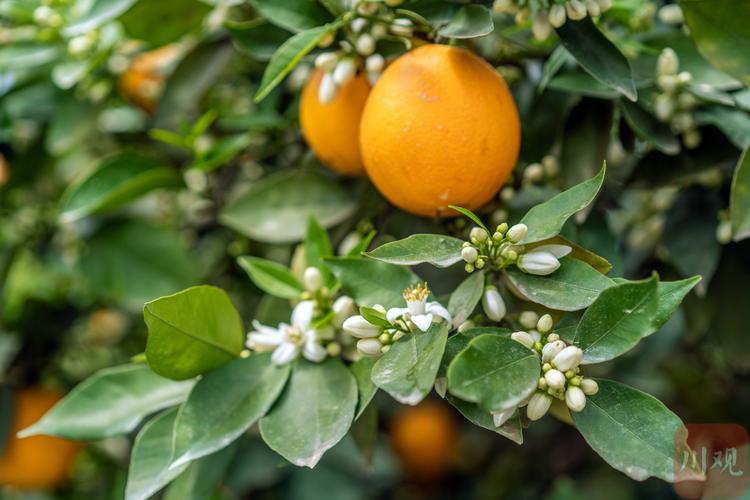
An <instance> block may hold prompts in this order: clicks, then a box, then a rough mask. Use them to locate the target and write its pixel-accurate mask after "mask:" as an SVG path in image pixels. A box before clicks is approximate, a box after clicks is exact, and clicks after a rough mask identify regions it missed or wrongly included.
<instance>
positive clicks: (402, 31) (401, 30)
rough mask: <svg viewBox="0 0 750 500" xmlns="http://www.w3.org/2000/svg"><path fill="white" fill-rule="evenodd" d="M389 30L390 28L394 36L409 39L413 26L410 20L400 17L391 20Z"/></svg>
mask: <svg viewBox="0 0 750 500" xmlns="http://www.w3.org/2000/svg"><path fill="white" fill-rule="evenodd" d="M390 28H391V33H393V34H394V35H396V36H405V37H409V36H411V35H412V31H413V28H414V24H413V23H412V22H411V20H409V19H406V18H403V17H400V18H398V19H394V20H393V23H391V27H390Z"/></svg>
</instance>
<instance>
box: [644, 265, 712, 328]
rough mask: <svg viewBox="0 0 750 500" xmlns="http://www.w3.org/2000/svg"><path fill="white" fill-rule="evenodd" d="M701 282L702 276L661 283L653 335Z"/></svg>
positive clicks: (658, 290)
mask: <svg viewBox="0 0 750 500" xmlns="http://www.w3.org/2000/svg"><path fill="white" fill-rule="evenodd" d="M700 280H701V277H700V276H693V277H692V278H685V279H684V280H679V281H660V282H659V284H658V286H657V287H656V291H657V293H658V295H659V299H658V301H657V309H656V314H655V315H654V322H653V325H652V328H651V330H652V331H651V332H650V333H648V334H647V335H651V333H655V332H657V331H658V330H659V329H660V328H661V327H662V326H664V324H665V323H666V322H667V321H669V318H671V317H672V313H674V311H675V310H676V309H677V307H679V305H680V303H681V302H682V299H684V298H685V296H686V295H687V294H688V293H689V292H690V290H692V289H693V287H695V285H697V284H698V283H699V282H700Z"/></svg>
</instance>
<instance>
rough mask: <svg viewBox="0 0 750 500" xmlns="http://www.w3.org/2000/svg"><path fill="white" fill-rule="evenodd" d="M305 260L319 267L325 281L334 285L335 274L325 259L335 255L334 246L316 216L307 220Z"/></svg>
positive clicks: (310, 264) (329, 284)
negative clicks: (332, 273)
mask: <svg viewBox="0 0 750 500" xmlns="http://www.w3.org/2000/svg"><path fill="white" fill-rule="evenodd" d="M304 247H305V262H306V264H307V265H308V266H312V267H317V268H318V269H320V272H321V273H322V274H323V281H324V282H325V283H326V285H328V286H329V287H330V286H331V285H333V276H332V275H331V271H330V269H328V266H326V264H325V262H324V261H323V259H325V258H327V257H333V247H332V246H331V239H330V238H329V237H328V232H327V231H326V230H325V229H324V228H323V226H321V225H320V224H318V221H317V220H315V217H310V219H309V220H308V221H307V234H305V242H304Z"/></svg>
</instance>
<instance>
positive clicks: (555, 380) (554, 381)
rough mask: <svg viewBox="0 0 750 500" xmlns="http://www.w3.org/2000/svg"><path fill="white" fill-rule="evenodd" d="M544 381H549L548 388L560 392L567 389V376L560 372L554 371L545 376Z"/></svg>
mask: <svg viewBox="0 0 750 500" xmlns="http://www.w3.org/2000/svg"><path fill="white" fill-rule="evenodd" d="M544 380H546V381H547V387H551V388H552V389H555V390H558V389H562V388H563V387H565V375H563V373H562V372H561V371H560V370H555V369H552V370H550V371H548V372H547V373H545V374H544Z"/></svg>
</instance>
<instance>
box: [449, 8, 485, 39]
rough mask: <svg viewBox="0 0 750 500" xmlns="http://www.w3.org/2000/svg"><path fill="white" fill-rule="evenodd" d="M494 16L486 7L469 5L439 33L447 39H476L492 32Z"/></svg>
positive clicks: (460, 10)
mask: <svg viewBox="0 0 750 500" xmlns="http://www.w3.org/2000/svg"><path fill="white" fill-rule="evenodd" d="M493 29H494V24H493V22H492V14H491V13H490V10H489V9H488V8H487V7H485V6H484V5H477V4H469V5H464V6H463V7H461V9H459V11H458V12H457V13H456V15H455V16H454V17H453V19H451V20H450V22H448V23H447V24H445V25H443V26H440V27H439V28H438V29H437V32H438V34H439V35H440V36H444V37H447V38H475V37H478V36H484V35H487V34H489V33H491V32H492V30H493Z"/></svg>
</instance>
